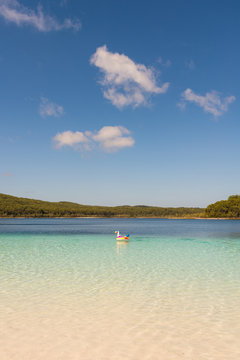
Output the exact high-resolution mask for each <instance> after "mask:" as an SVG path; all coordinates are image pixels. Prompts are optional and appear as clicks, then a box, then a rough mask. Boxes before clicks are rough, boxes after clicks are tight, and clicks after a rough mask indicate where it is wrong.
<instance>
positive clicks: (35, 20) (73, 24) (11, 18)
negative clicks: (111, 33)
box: [0, 0, 81, 32]
mask: <svg viewBox="0 0 240 360" xmlns="http://www.w3.org/2000/svg"><path fill="white" fill-rule="evenodd" d="M0 16H2V17H3V18H4V19H5V20H6V21H7V22H12V23H14V24H16V25H17V26H24V25H30V26H33V27H35V28H36V29H37V30H39V31H42V32H49V31H59V30H64V29H72V30H74V31H78V30H80V28H81V23H80V21H79V20H78V19H77V20H76V21H73V20H71V19H69V18H66V19H64V21H63V22H62V23H59V22H58V20H56V19H55V18H53V17H52V16H50V15H46V14H44V13H43V10H42V7H41V6H40V5H39V6H38V7H37V11H34V10H32V9H30V8H28V7H26V6H24V5H21V4H20V3H19V2H18V1H17V0H0Z"/></svg>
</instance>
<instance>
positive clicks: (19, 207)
mask: <svg viewBox="0 0 240 360" xmlns="http://www.w3.org/2000/svg"><path fill="white" fill-rule="evenodd" d="M0 217H36V218H42V217H46V218H47V217H129V218H135V217H146V218H148V217H149V218H155V217H156V218H186V219H190V218H229V219H236V218H240V195H232V196H229V198H228V199H227V200H221V201H217V202H216V203H214V204H211V205H209V206H208V207H207V208H206V209H203V208H195V207H155V206H145V205H137V206H128V205H125V206H114V207H110V206H91V205H81V204H76V203H73V202H67V201H60V202H50V201H42V200H34V199H26V198H21V197H16V196H11V195H5V194H0Z"/></svg>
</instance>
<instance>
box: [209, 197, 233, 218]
mask: <svg viewBox="0 0 240 360" xmlns="http://www.w3.org/2000/svg"><path fill="white" fill-rule="evenodd" d="M205 214H206V217H210V218H229V219H231V218H232V219H233V218H235V219H236V218H240V195H231V196H229V198H228V199H227V200H221V201H217V202H215V203H214V204H211V205H209V206H208V207H207V208H206V210H205Z"/></svg>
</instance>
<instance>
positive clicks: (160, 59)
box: [157, 56, 172, 68]
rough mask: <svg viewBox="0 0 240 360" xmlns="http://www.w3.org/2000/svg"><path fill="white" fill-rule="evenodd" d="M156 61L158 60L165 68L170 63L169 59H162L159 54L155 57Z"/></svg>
mask: <svg viewBox="0 0 240 360" xmlns="http://www.w3.org/2000/svg"><path fill="white" fill-rule="evenodd" d="M157 62H158V63H159V64H160V65H162V66H165V67H166V68H169V67H170V66H171V65H172V62H171V60H166V61H164V60H163V58H162V57H161V56H159V58H158V59H157Z"/></svg>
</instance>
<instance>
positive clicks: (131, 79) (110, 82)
mask: <svg viewBox="0 0 240 360" xmlns="http://www.w3.org/2000/svg"><path fill="white" fill-rule="evenodd" d="M90 63H91V64H93V65H95V66H96V67H98V68H99V69H100V71H101V72H102V73H103V79H102V81H101V84H102V86H103V89H104V90H103V96H104V97H105V98H106V99H108V100H110V101H111V102H112V104H113V105H115V106H116V107H117V108H123V107H125V106H128V105H132V106H133V107H134V108H135V107H138V106H139V105H146V104H147V100H148V97H149V96H150V95H151V94H163V93H165V92H166V91H167V90H168V87H169V83H164V84H163V85H162V86H161V87H159V86H157V82H156V76H155V74H154V71H153V70H152V69H151V68H147V67H146V66H145V65H143V64H137V63H135V62H134V61H133V60H131V59H130V58H129V57H128V56H126V55H124V54H119V53H112V52H110V51H108V49H107V47H106V45H104V46H101V47H99V48H97V50H96V52H95V54H93V55H92V57H91V58H90Z"/></svg>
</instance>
